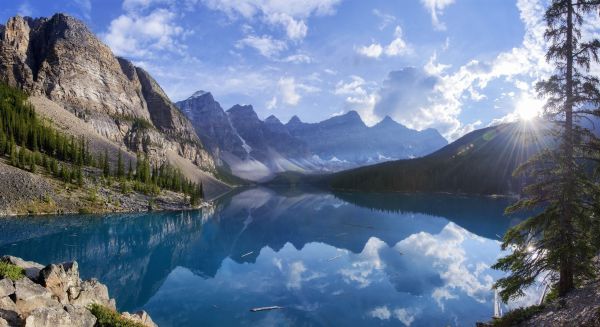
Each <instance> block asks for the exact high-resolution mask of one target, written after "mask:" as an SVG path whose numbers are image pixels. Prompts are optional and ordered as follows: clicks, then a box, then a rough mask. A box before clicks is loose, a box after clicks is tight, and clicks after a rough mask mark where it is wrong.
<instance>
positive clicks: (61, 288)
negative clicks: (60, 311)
mask: <svg viewBox="0 0 600 327" xmlns="http://www.w3.org/2000/svg"><path fill="white" fill-rule="evenodd" d="M38 279H39V282H40V284H41V285H42V286H44V287H46V288H47V289H48V290H50V291H51V292H52V293H53V294H54V296H55V297H56V298H57V299H58V300H59V301H60V303H62V304H68V303H69V296H68V295H67V291H69V290H70V289H73V288H75V289H76V288H78V287H79V284H80V279H79V266H78V265H77V262H76V261H73V262H65V263H62V264H58V265H55V264H51V265H48V266H47V267H46V268H44V269H42V270H41V271H40V274H39V277H38Z"/></svg>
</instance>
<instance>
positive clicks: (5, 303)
mask: <svg viewBox="0 0 600 327" xmlns="http://www.w3.org/2000/svg"><path fill="white" fill-rule="evenodd" d="M0 319H2V320H4V321H6V322H7V324H10V325H12V326H20V325H21V323H22V321H21V317H20V316H19V313H18V312H17V306H16V305H15V303H14V302H13V300H11V299H10V298H9V297H7V296H6V297H2V298H0ZM0 326H2V323H1V321H0Z"/></svg>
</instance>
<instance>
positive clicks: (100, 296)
mask: <svg viewBox="0 0 600 327" xmlns="http://www.w3.org/2000/svg"><path fill="white" fill-rule="evenodd" d="M69 301H70V303H71V304H73V305H76V306H81V307H87V306H88V305H90V304H92V303H96V304H100V305H103V306H106V307H108V308H111V309H113V310H114V309H116V305H115V301H114V300H113V299H110V298H109V297H108V288H107V287H106V285H104V284H102V283H100V282H98V280H97V279H90V280H86V281H84V282H82V283H81V286H80V287H79V288H74V287H73V288H71V289H69Z"/></svg>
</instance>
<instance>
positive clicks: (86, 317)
mask: <svg viewBox="0 0 600 327" xmlns="http://www.w3.org/2000/svg"><path fill="white" fill-rule="evenodd" d="M65 310H66V311H67V312H68V313H69V314H70V315H71V321H73V326H79V327H94V325H95V324H96V320H97V319H96V316H94V315H93V314H92V313H91V312H90V310H88V309H86V308H82V307H76V306H73V305H70V304H68V305H65Z"/></svg>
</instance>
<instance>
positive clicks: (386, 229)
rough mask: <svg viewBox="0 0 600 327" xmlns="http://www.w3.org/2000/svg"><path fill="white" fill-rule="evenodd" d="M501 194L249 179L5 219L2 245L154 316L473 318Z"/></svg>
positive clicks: (224, 319) (350, 322)
mask: <svg viewBox="0 0 600 327" xmlns="http://www.w3.org/2000/svg"><path fill="white" fill-rule="evenodd" d="M507 204H509V201H508V200H506V199H490V198H483V197H460V196H450V195H426V194H413V195H407V194H359V193H336V194H331V193H320V192H309V191H277V190H272V189H266V188H255V189H249V190H243V191H240V192H237V193H235V194H231V195H229V196H226V197H224V198H222V199H220V200H219V201H217V203H216V204H215V207H214V208H211V209H204V210H201V211H189V212H177V213H173V212H170V213H144V214H119V215H104V216H97V215H82V216H77V215H75V216H53V217H33V218H14V219H13V218H11V219H0V231H2V233H1V235H0V254H13V255H17V256H20V257H23V258H25V259H27V260H34V261H38V262H40V263H43V264H47V263H52V262H62V261H67V260H77V261H78V262H79V266H80V269H81V275H82V277H84V278H90V277H97V278H98V279H99V280H100V281H102V282H103V283H105V284H107V285H108V287H109V290H110V293H111V297H114V298H116V300H117V304H118V307H119V309H120V310H129V311H132V310H137V309H144V310H146V311H148V312H149V313H150V314H151V316H152V317H153V319H154V320H155V321H156V322H157V323H158V324H159V325H161V326H200V325H202V326H239V325H251V326H388V325H389V326H398V325H400V326H402V325H405V326H448V325H451V326H473V324H474V322H475V321H481V320H488V319H489V318H490V316H491V315H492V313H493V300H494V294H493V292H492V291H491V286H492V284H493V282H494V280H495V279H497V278H499V277H500V276H501V273H500V272H497V271H494V270H492V269H490V266H491V265H492V264H493V263H494V262H495V261H496V259H497V258H498V257H499V256H500V255H501V254H500V248H499V244H500V243H499V241H498V240H499V239H500V235H502V234H503V233H504V232H505V231H506V229H508V228H509V227H510V226H511V225H513V224H515V223H516V222H517V221H518V219H517V218H515V217H506V216H504V215H503V209H504V207H505V206H506V205H507ZM271 305H277V306H282V307H284V309H282V310H276V311H268V312H258V313H252V312H250V311H249V309H250V308H254V307H262V306H271Z"/></svg>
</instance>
